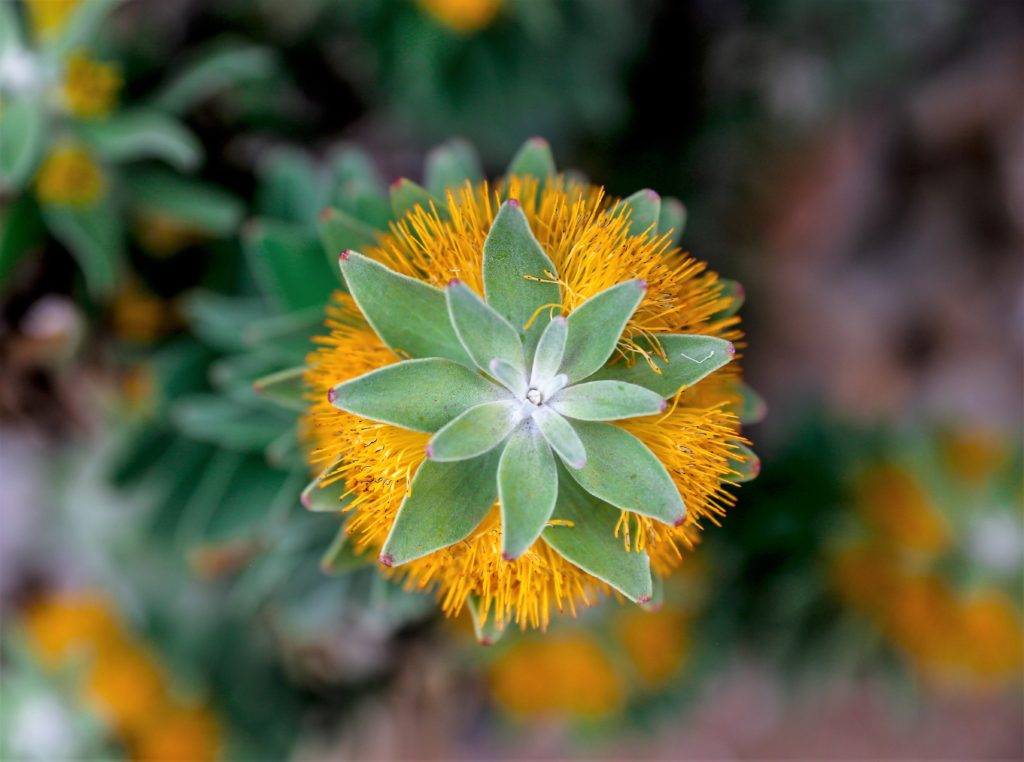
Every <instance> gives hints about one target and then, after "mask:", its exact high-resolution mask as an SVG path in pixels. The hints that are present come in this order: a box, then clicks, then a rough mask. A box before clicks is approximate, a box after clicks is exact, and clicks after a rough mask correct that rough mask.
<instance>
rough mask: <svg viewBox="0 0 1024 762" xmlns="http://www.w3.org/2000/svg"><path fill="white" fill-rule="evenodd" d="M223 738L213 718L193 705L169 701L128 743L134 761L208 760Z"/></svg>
mask: <svg viewBox="0 0 1024 762" xmlns="http://www.w3.org/2000/svg"><path fill="white" fill-rule="evenodd" d="M222 745H223V740H222V738H221V729H220V724H219V722H218V721H217V717H216V716H215V715H214V714H213V712H211V711H210V710H209V709H208V708H206V707H203V706H200V705H197V704H172V705H170V706H166V707H162V708H161V710H160V711H159V712H157V713H156V714H154V715H153V716H152V717H151V718H150V721H149V723H148V725H146V727H145V728H144V729H143V730H142V732H141V733H139V734H138V736H137V737H136V738H135V739H134V740H133V741H132V743H131V757H132V759H133V760H137V762H184V761H185V760H187V761H188V762H212V761H213V760H215V759H219V758H220V756H221V749H222Z"/></svg>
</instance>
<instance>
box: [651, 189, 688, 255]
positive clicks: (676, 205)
mask: <svg viewBox="0 0 1024 762" xmlns="http://www.w3.org/2000/svg"><path fill="white" fill-rule="evenodd" d="M685 229H686V207H685V206H683V202H682V201H680V200H679V199H677V198H672V197H669V198H663V199H662V200H661V214H660V215H659V216H658V233H661V234H664V233H668V232H669V231H672V236H671V241H672V246H678V245H679V242H680V241H681V240H682V238H683V231H684V230H685Z"/></svg>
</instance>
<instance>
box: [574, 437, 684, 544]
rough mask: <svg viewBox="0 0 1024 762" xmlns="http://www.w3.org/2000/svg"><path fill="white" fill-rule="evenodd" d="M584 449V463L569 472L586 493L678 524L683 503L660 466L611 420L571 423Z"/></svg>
mask: <svg viewBox="0 0 1024 762" xmlns="http://www.w3.org/2000/svg"><path fill="white" fill-rule="evenodd" d="M573 428H574V429H575V430H576V433H577V434H578V435H579V438H580V441H582V442H583V448H584V449H585V450H586V453H587V464H586V465H585V466H584V467H583V468H581V469H579V470H576V471H570V473H571V474H572V477H573V478H574V479H575V480H576V481H577V482H579V483H580V486H582V487H583V488H584V489H585V490H586V491H587V492H589V493H590V494H592V495H594V496H595V497H598V498H600V499H601V500H604V501H605V502H608V503H611V504H612V505H614V506H615V507H616V508H622V509H623V510H626V511H633V512H634V513H639V514H641V515H643V516H650V517H651V518H652V519H657V520H658V521H661V522H663V523H665V524H669V525H678V524H680V523H681V522H682V521H683V520H684V519H685V518H686V506H685V505H684V504H683V498H682V496H681V495H680V494H679V490H678V488H677V487H676V485H675V482H673V481H672V477H671V476H669V474H668V471H666V470H665V466H663V465H662V464H661V461H659V460H658V459H657V457H655V455H654V453H652V452H651V451H650V450H649V449H648V448H647V445H645V444H644V443H643V442H641V441H640V440H639V439H637V438H636V437H635V436H633V435H632V434H630V433H629V432H628V431H624V430H623V429H620V428H619V427H618V426H613V425H612V424H610V423H591V422H583V421H580V422H578V423H576V424H574V425H573Z"/></svg>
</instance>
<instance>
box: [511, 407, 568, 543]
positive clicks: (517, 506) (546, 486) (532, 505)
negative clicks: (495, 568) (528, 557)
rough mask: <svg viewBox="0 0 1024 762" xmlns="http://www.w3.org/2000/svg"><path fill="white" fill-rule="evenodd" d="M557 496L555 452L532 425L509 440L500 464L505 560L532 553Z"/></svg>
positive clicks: (517, 432) (522, 429)
mask: <svg viewBox="0 0 1024 762" xmlns="http://www.w3.org/2000/svg"><path fill="white" fill-rule="evenodd" d="M556 497H558V470H557V467H556V464H555V456H554V453H552V452H551V448H550V447H549V446H548V443H547V442H546V441H545V439H544V437H543V435H542V434H541V433H540V430H539V429H538V428H537V426H536V425H535V424H533V423H532V422H528V423H526V424H524V425H523V426H520V427H519V428H518V429H517V430H516V431H515V432H514V433H513V434H512V436H511V437H509V440H508V444H506V445H505V450H504V452H502V454H501V461H500V462H499V463H498V500H499V502H500V503H501V550H502V558H504V559H505V560H506V561H509V560H512V559H515V558H519V556H521V555H522V554H523V553H525V552H526V551H527V550H529V548H530V546H531V545H533V543H534V541H535V540H536V539H537V538H538V537H540V534H541V532H543V531H544V527H545V526H546V525H547V522H548V519H550V518H551V512H552V511H553V510H554V508H555V498H556Z"/></svg>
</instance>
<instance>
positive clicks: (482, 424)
mask: <svg viewBox="0 0 1024 762" xmlns="http://www.w3.org/2000/svg"><path fill="white" fill-rule="evenodd" d="M521 406H522V403H520V402H518V401H517V400H513V399H504V400H498V401H495V402H485V403H483V404H480V405H475V406H473V407H471V408H469V409H468V410H466V411H465V412H464V413H461V414H460V415H458V416H457V417H455V418H453V419H452V420H451V421H449V422H448V423H447V424H445V426H443V427H442V428H441V429H439V430H438V431H437V433H436V434H434V436H432V437H431V438H430V442H429V444H427V457H428V458H430V459H431V460H435V461H451V460H467V459H469V458H475V457H477V456H478V455H483V454H484V453H485V452H489V451H491V450H492V449H494V448H495V447H497V446H498V445H499V444H501V443H502V442H504V441H505V439H506V438H507V437H508V435H509V434H511V433H512V430H513V429H515V427H516V426H518V425H519V423H520V421H522V416H521V415H520V413H519V409H520V407H521Z"/></svg>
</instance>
